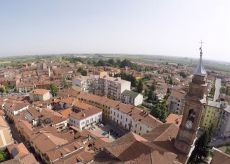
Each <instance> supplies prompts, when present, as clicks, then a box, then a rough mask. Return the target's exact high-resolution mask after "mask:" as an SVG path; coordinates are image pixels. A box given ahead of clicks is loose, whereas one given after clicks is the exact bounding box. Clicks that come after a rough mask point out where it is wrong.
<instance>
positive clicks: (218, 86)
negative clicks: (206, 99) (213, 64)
mask: <svg viewBox="0 0 230 164" xmlns="http://www.w3.org/2000/svg"><path fill="white" fill-rule="evenodd" d="M220 88H221V79H216V83H215V94H214V98H213V101H216V100H217V99H218V98H219V96H220Z"/></svg>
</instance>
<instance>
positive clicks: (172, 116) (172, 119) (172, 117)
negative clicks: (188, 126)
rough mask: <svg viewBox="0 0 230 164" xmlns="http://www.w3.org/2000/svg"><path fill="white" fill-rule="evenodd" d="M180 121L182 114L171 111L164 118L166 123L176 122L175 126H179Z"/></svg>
mask: <svg viewBox="0 0 230 164" xmlns="http://www.w3.org/2000/svg"><path fill="white" fill-rule="evenodd" d="M181 121H182V115H177V114H173V113H171V114H170V115H169V116H168V117H167V118H166V123H173V124H176V125H177V126H180V124H181Z"/></svg>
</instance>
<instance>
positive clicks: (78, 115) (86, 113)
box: [70, 106, 102, 120]
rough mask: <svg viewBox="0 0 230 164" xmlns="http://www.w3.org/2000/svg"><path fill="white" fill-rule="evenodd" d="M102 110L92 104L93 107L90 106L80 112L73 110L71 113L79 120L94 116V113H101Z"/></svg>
mask: <svg viewBox="0 0 230 164" xmlns="http://www.w3.org/2000/svg"><path fill="white" fill-rule="evenodd" d="M100 112H102V110H101V109H99V108H97V107H94V106H92V107H91V108H89V109H87V110H83V111H81V112H78V113H75V112H73V113H71V114H70V117H73V118H75V119H77V120H81V119H84V118H87V117H89V116H92V115H94V114H97V113H100Z"/></svg>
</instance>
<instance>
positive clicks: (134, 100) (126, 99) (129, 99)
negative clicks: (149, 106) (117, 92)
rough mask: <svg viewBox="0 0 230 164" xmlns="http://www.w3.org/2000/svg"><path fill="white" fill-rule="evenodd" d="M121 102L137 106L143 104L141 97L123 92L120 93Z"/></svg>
mask: <svg viewBox="0 0 230 164" xmlns="http://www.w3.org/2000/svg"><path fill="white" fill-rule="evenodd" d="M121 102H123V103H125V104H132V105H134V106H138V105H141V104H142V102H143V95H142V94H140V93H137V92H133V91H129V90H125V91H124V92H122V93H121Z"/></svg>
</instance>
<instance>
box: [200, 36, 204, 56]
mask: <svg viewBox="0 0 230 164" xmlns="http://www.w3.org/2000/svg"><path fill="white" fill-rule="evenodd" d="M203 43H204V42H203V41H202V40H201V41H200V56H201V57H202V55H203V50H202V45H203Z"/></svg>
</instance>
